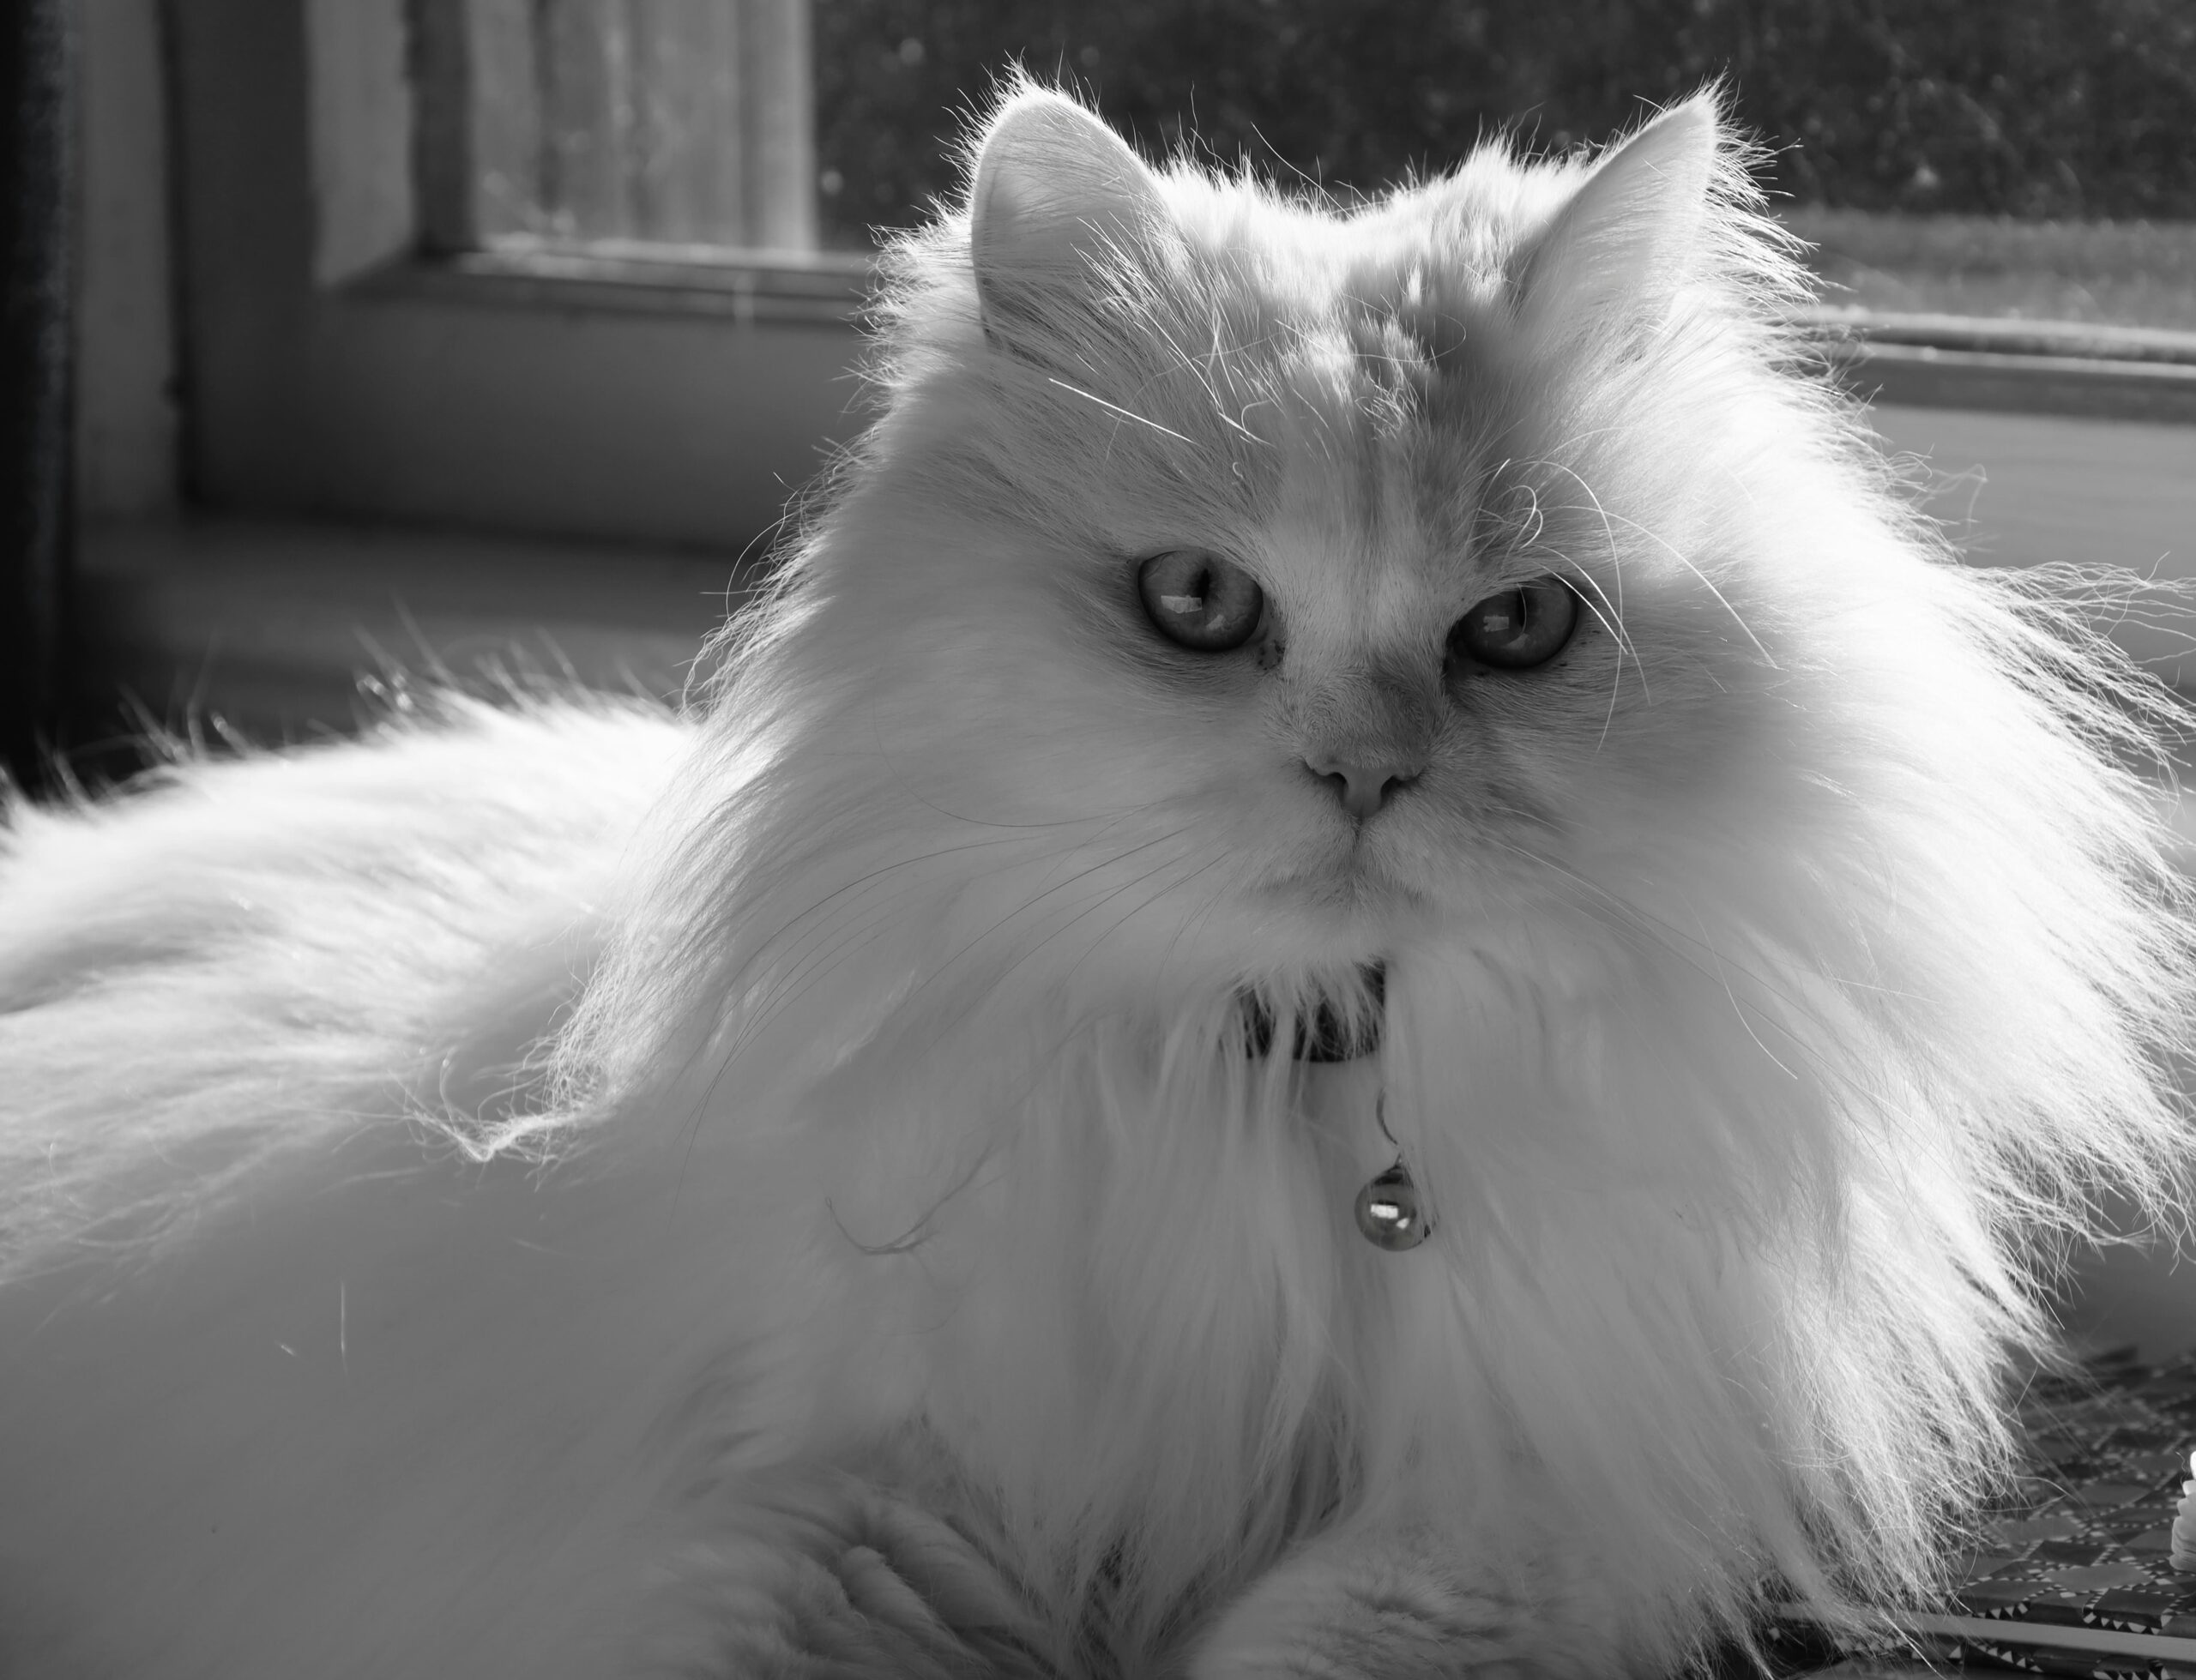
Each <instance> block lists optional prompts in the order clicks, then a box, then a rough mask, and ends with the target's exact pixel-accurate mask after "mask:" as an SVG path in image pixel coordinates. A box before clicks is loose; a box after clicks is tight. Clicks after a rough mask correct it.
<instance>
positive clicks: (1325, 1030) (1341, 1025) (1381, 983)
mask: <svg viewBox="0 0 2196 1680" xmlns="http://www.w3.org/2000/svg"><path fill="white" fill-rule="evenodd" d="M1365 984H1366V989H1367V990H1369V991H1371V992H1372V997H1373V1001H1374V1002H1375V1003H1380V1004H1383V1005H1385V1003H1387V999H1388V967H1387V965H1386V964H1385V963H1379V962H1376V963H1372V964H1369V965H1367V966H1366V970H1365ZM1295 1025H1296V1032H1295V1037H1294V1042H1293V1043H1292V1045H1291V1046H1290V1049H1289V1054H1290V1056H1291V1057H1294V1059H1295V1060H1297V1061H1299V1062H1354V1061H1356V1060H1357V1059H1358V1058H1359V1057H1362V1056H1372V1055H1374V1054H1376V1053H1378V1051H1379V1048H1380V1027H1381V1019H1380V1017H1379V1016H1378V1015H1375V1016H1374V1017H1373V1018H1372V1020H1371V1021H1366V1022H1361V1023H1360V1026H1359V1029H1358V1031H1357V1032H1356V1033H1354V1034H1353V1033H1350V1031H1349V1030H1348V1025H1347V1024H1346V1023H1345V1022H1344V1021H1343V1020H1342V1014H1341V1012H1340V1011H1339V1010H1337V1009H1336V1008H1335V1006H1334V1005H1333V1004H1332V1003H1329V1002H1327V1001H1325V1000H1324V999H1323V1000H1321V1002H1320V1003H1319V1007H1318V1009H1316V1010H1315V1011H1313V1012H1312V1015H1311V1017H1310V1018H1309V1019H1308V1020H1307V1019H1306V1017H1304V1016H1302V1015H1299V1016H1298V1017H1297V1018H1296V1023H1295ZM1273 1043H1274V1018H1273V1011H1272V1010H1271V1009H1268V1008H1267V1007H1266V1004H1265V1000H1264V999H1263V998H1261V997H1259V996H1258V994H1257V993H1256V992H1254V991H1246V992H1245V993H1244V994H1243V1047H1244V1051H1245V1053H1246V1054H1247V1055H1250V1056H1253V1057H1266V1056H1270V1055H1272V1054H1273Z"/></svg>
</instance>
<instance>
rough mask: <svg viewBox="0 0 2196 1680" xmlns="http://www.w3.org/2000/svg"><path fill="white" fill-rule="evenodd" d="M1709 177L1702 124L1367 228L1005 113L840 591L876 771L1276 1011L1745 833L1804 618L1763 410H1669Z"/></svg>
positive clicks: (913, 341) (1025, 107)
mask: <svg viewBox="0 0 2196 1680" xmlns="http://www.w3.org/2000/svg"><path fill="white" fill-rule="evenodd" d="M1716 143H1717V140H1716V126H1715V123H1714V120H1713V118H1712V116H1711V115H1710V112H1709V111H1708V110H1707V109H1706V108H1705V107H1704V106H1703V105H1694V106H1691V107H1686V108H1685V109H1683V110H1680V111H1677V112H1674V113H1673V114H1672V115H1671V116H1669V117H1666V118H1665V119H1663V120H1662V122H1661V123H1658V124H1656V125H1655V126H1654V127H1652V128H1650V129H1648V130H1646V131H1645V132H1644V133H1643V134H1642V135H1639V136H1638V137H1636V138H1635V139H1634V140H1633V141H1632V142H1631V143H1630V144H1629V145H1627V146H1626V148H1622V149H1621V150H1620V152H1618V153H1617V154H1614V155H1612V156H1611V157H1609V158H1608V159H1606V160H1603V162H1602V164H1601V165H1600V166H1598V168H1596V170H1594V171H1591V172H1588V171H1585V170H1583V169H1581V168H1579V167H1578V166H1561V167H1557V166H1541V167H1539V168H1536V169H1529V168H1526V167H1524V166H1518V165H1517V164H1515V163H1513V162H1511V160H1508V159H1507V158H1505V157H1502V156H1499V155H1496V154H1483V155H1482V156H1481V158H1480V159H1477V160H1475V161H1474V163H1473V164H1472V165H1471V166H1469V167H1468V168H1467V170H1466V171H1465V172H1463V173H1462V174H1461V175H1459V176H1457V177H1455V178H1451V179H1450V180H1447V181H1445V182H1442V183H1439V184H1434V185H1433V186H1430V187H1427V188H1423V189H1418V190H1411V191H1409V192H1406V193H1403V194H1399V195H1397V196H1394V197H1392V198H1391V199H1389V200H1386V201H1384V202H1381V203H1379V204H1377V205H1374V206H1372V207H1369V208H1366V209H1364V210H1361V211H1360V212H1357V213H1355V214H1350V215H1347V216H1342V215H1337V214H1332V213H1330V212H1327V211H1324V210H1321V209H1316V208H1308V207H1302V206H1296V205H1289V204H1284V203H1282V202H1279V201H1277V200H1276V199H1275V198H1274V197H1272V196H1270V195H1268V194H1264V193H1262V192H1260V191H1258V190H1254V189H1252V188H1251V187H1249V186H1247V185H1244V184H1228V183H1219V182H1215V181H1213V180H1211V179H1210V178H1205V177H1203V176H1200V175H1197V174H1194V173H1192V172H1178V173H1176V174H1174V175H1172V176H1167V177H1159V176H1155V175H1154V174H1153V173H1152V172H1149V171H1148V170H1146V169H1145V168H1144V166H1143V165H1141V164H1140V163H1139V162H1138V161H1137V160H1135V159H1134V158H1133V157H1132V156H1131V154H1129V152H1128V151H1127V149H1126V148H1125V147H1123V146H1122V145H1121V144H1120V142H1119V141H1117V140H1115V139H1113V136H1112V135H1110V134H1108V133H1107V131H1106V130H1105V129H1102V128H1101V127H1100V126H1099V125H1098V124H1097V123H1095V121H1094V120H1093V119H1091V118H1089V117H1088V116H1087V115H1086V114H1084V113H1083V112H1082V111H1079V110H1077V108H1075V107H1074V106H1072V105H1069V104H1068V103H1067V102H1066V101H1065V100H1062V99H1058V98H1057V97H1053V96H1041V95H1029V96H1026V97H1025V98H1024V99H1023V101H1022V102H1021V103H1019V104H1017V105H1010V106H1009V107H1008V109H1007V111H1006V114H1005V115H1004V117H1002V118H1001V119H1000V120H999V121H998V123H996V124H995V125H994V127H993V128H992V131H991V134H990V135H989V137H988V140H987V142H986V148H985V150H984V152H983V154H982V157H981V159H980V162H979V166H978V172H977V178H976V183H975V188H974V196H973V208H972V212H971V219H970V221H969V222H968V224H965V225H962V226H956V227H954V228H952V229H950V230H949V232H948V233H947V234H945V235H943V236H940V238H941V240H942V239H944V238H953V239H956V241H963V242H965V243H961V244H957V245H956V247H955V248H954V249H953V250H952V252H951V255H952V256H955V257H957V259H958V262H959V264H960V265H961V266H960V268H959V272H958V274H957V275H950V276H946V277H944V278H943V279H941V278H938V276H937V275H935V274H934V275H933V286H932V292H930V293H929V294H928V295H927V296H926V297H924V298H920V299H919V300H918V301H917V302H916V303H914V304H909V305H907V306H905V313H904V314H903V316H902V320H901V322H900V323H899V325H898V328H897V329H896V330H897V334H898V337H897V342H896V353H897V356H898V361H897V364H896V368H895V370H894V377H895V379H896V381H897V394H896V400H895V406H894V408H893V411H892V412H890V414H889V415H888V416H887V418H886V419H885V421H884V424H883V425H882V426H881V427H880V428H879V430H878V434H877V436H876V437H875V439H874V442H873V455H872V461H873V462H874V470H873V471H872V473H869V474H867V475H866V476H865V477H864V478H863V479H861V480H860V484H859V485H858V487H857V490H856V491H855V492H854V495H853V496H852V497H850V498H849V500H848V503H846V504H845V505H843V506H842V508H841V509H839V510H838V513H837V515H836V519H837V521H838V528H839V531H840V533H841V534H842V536H843V537H845V538H847V539H848V540H846V541H844V542H843V543H842V545H837V546H836V547H833V546H828V545H827V548H826V551H825V552H824V554H823V561H822V565H823V569H824V574H825V575H826V576H830V577H835V578H840V579H843V580H844V581H843V583H842V584H840V585H838V586H836V587H834V588H833V589H832V590H831V591H830V599H831V600H832V601H833V602H834V603H835V604H836V605H835V608H834V611H835V612H836V617H834V616H833V613H832V612H827V613H825V614H823V615H822V616H820V617H818V619H817V621H815V622H816V628H817V634H818V635H819V636H821V637H823V638H824V639H825V640H827V641H828V640H830V638H831V637H832V635H833V629H832V627H833V626H834V625H836V626H837V627H838V629H840V631H842V633H843V635H844V641H842V645H841V647H840V648H839V649H838V650H837V651H836V653H834V652H830V651H828V650H826V649H823V648H822V647H819V649H818V650H817V651H818V654H819V656H820V657H825V658H835V659H841V660H843V661H845V662H846V663H848V665H858V666H860V668H861V669H862V670H863V671H864V673H865V676H864V680H865V681H866V682H870V683H874V684H876V685H877V686H876V689H875V694H876V698H875V699H873V700H872V702H871V707H872V720H871V722H870V725H869V727H871V728H872V729H874V730H875V731H876V733H875V734H874V735H873V736H872V749H873V750H876V751H878V753H879V755H880V756H881V757H882V758H883V759H884V760H886V761H889V762H890V765H891V766H892V767H893V768H892V774H893V775H894V777H895V778H896V779H897V780H903V781H905V782H908V784H910V785H912V786H920V789H922V790H923V792H922V798H924V800H925V802H926V804H931V805H932V806H934V807H937V808H942V809H944V810H950V811H951V812H952V813H953V814H954V815H956V816H962V817H965V818H968V819H970V820H973V821H975V822H985V823H994V824H1022V825H1051V826H1052V827H1053V828H1054V829H1055V830H1056V831H1057V833H1058V834H1059V837H1060V840H1061V842H1062V859H1061V861H1060V863H1059V876H1058V880H1057V881H1055V882H1054V883H1053V885H1051V886H1049V887H1048V888H1047V891H1050V892H1053V893H1063V892H1068V891H1069V889H1067V888H1062V887H1061V886H1060V885H1059V881H1069V880H1073V881H1077V882H1083V883H1085V885H1084V886H1083V887H1082V888H1077V889H1075V891H1077V892H1087V893H1088V894H1089V895H1091V896H1092V899H1093V903H1094V907H1093V908H1091V909H1090V910H1089V912H1087V913H1088V917H1089V923H1088V925H1089V927H1090V928H1093V929H1095V928H1098V927H1107V928H1111V927H1113V926H1115V925H1116V924H1120V925H1125V924H1127V923H1128V922H1129V921H1131V919H1132V918H1135V917H1137V916H1139V915H1143V914H1145V913H1146V912H1149V922H1150V924H1151V928H1152V930H1153V931H1154V935H1155V936H1157V935H1158V934H1159V933H1160V932H1162V931H1163V932H1167V933H1168V934H1169V935H1170V936H1171V938H1172V939H1173V941H1174V942H1177V943H1179V941H1180V939H1181V938H1182V936H1183V934H1184V930H1185V928H1188V929H1194V930H1197V935H1198V936H1200V937H1202V936H1220V938H1221V940H1222V942H1223V943H1228V944H1231V945H1233V946H1235V947H1238V948H1240V950H1241V952H1242V953H1243V956H1244V959H1245V960H1249V961H1251V962H1252V963H1253V964H1255V963H1257V962H1259V961H1261V960H1268V958H1269V957H1270V958H1271V959H1272V960H1285V953H1286V951H1287V950H1288V948H1290V947H1292V946H1294V945H1298V944H1300V943H1301V942H1303V940H1304V939H1305V937H1306V935H1307V934H1308V935H1311V936H1313V937H1314V938H1315V939H1316V940H1317V941H1318V942H1321V948H1323V949H1326V950H1330V951H1331V952H1332V954H1334V955H1335V956H1336V958H1338V959H1346V960H1363V959H1366V958H1369V957H1372V956H1374V955H1378V954H1381V953H1382V952H1383V951H1384V950H1385V948H1388V947H1389V946H1391V944H1392V943H1393V942H1395V941H1396V940H1397V939H1398V938H1400V937H1405V936H1409V934H1410V933H1411V932H1412V931H1413V930H1415V929H1417V928H1419V927H1421V926H1422V925H1423V924H1425V923H1426V922H1427V918H1429V917H1433V918H1449V919H1461V920H1463V921H1465V922H1468V923H1472V924H1481V925H1484V924H1488V923H1489V922H1490V921H1499V920H1500V919H1502V918H1505V917H1510V916H1513V915H1529V914H1531V913H1534V912H1536V911H1538V910H1540V909H1541V908H1543V907H1545V906H1546V905H1547V903H1548V902H1549V901H1550V900H1551V898H1553V899H1555V900H1562V901H1565V902H1569V903H1574V904H1575V903H1576V902H1577V901H1578V895H1579V894H1580V892H1581V891H1582V890H1584V888H1582V887H1581V883H1580V876H1581V874H1582V872H1583V873H1589V874H1598V873H1600V872H1601V871H1600V870H1598V869H1596V868H1591V867H1590V865H1591V864H1594V862H1595V860H1596V856H1597V854H1598V853H1599V852H1606V851H1608V850H1609V849H1610V848H1624V847H1632V846H1636V844H1637V840H1638V836H1639V835H1640V834H1641V833H1642V832H1643V830H1644V829H1651V830H1652V831H1653V832H1654V833H1655V834H1656V835H1658V836H1664V837H1668V836H1673V835H1676V836H1680V837H1681V836H1682V834H1683V833H1684V831H1685V829H1686V825H1687V823H1688V822H1692V821H1693V820H1695V819H1696V818H1697V819H1698V821H1699V822H1703V823H1705V824H1710V825H1712V824H1713V822H1714V821H1715V820H1716V819H1715V811H1716V807H1717V806H1718V804H1719V803H1720V802H1721V801H1722V799H1723V798H1725V797H1726V795H1727V793H1728V792H1729V790H1731V789H1732V787H1733V786H1734V781H1735V780H1743V779H1744V777H1745V776H1746V774H1747V766H1748V764H1749V763H1750V762H1752V761H1753V759H1754V758H1755V757H1756V756H1758V755H1759V751H1760V750H1761V748H1760V744H1759V733H1760V732H1759V728H1758V722H1759V718H1760V716H1761V715H1762V712H1763V706H1764V696H1765V695H1767V694H1768V693H1769V692H1770V691H1771V690H1772V689H1775V688H1776V686H1777V684H1778V683H1780V682H1782V681H1784V680H1787V677H1788V676H1789V673H1782V672H1780V671H1779V670H1778V668H1777V662H1776V660H1775V659H1774V658H1773V656H1772V653H1771V644H1773V643H1774V642H1775V641H1777V637H1778V635H1779V634H1780V626H1781V625H1782V624H1783V622H1784V621H1785V619H1786V618H1787V617H1789V616H1790V608H1789V605H1786V604H1784V597H1786V596H1789V587H1783V594H1782V595H1780V593H1778V591H1777V590H1768V589H1759V588H1756V587H1754V581H1755V580H1756V578H1757V577H1759V575H1760V573H1759V569H1758V568H1759V563H1760V562H1761V561H1762V560H1763V559H1764V558H1765V557H1763V556H1762V555H1760V554H1759V553H1753V552H1749V553H1746V554H1739V553H1737V552H1736V551H1735V545H1736V544H1737V542H1738V541H1739V540H1740V539H1739V537H1738V536H1737V535H1736V534H1735V533H1734V531H1733V530H1732V529H1731V528H1729V527H1728V521H1726V519H1725V515H1724V511H1723V510H1724V509H1727V508H1728V504H1729V503H1730V501H1731V500H1732V498H1733V497H1734V494H1737V495H1743V494H1745V493H1747V492H1746V491H1744V489H1743V487H1742V486H1740V485H1739V480H1740V479H1742V478H1743V476H1744V464H1745V462H1746V461H1747V459H1748V458H1749V456H1750V455H1751V454H1752V453H1753V452H1754V451H1756V450H1758V449H1759V448H1761V447H1762V443H1761V440H1760V438H1759V437H1755V436H1751V435H1749V431H1748V419H1747V415H1746V414H1745V413H1744V412H1742V401H1738V400H1734V403H1733V404H1732V405H1730V412H1728V413H1719V415H1718V419H1717V423H1716V425H1714V426H1713V427H1710V428H1707V429H1704V428H1703V427H1702V426H1701V425H1700V424H1699V417H1700V415H1701V414H1702V413H1703V412H1704V407H1705V405H1704V399H1703V394H1702V392H1701V391H1700V389H1698V388H1697V383H1698V382H1695V384H1694V385H1693V386H1688V384H1687V382H1686V376H1679V377H1677V378H1676V379H1675V380H1673V376H1672V374H1671V372H1670V369H1671V368H1672V367H1673V366H1674V365H1675V366H1680V367H1683V366H1686V365H1688V364H1687V362H1686V358H1687V357H1688V356H1690V357H1691V358H1692V360H1691V365H1697V366H1700V367H1703V368H1704V369H1705V370H1706V371H1705V373H1704V375H1703V377H1704V378H1707V379H1709V380H1710V382H1712V380H1713V377H1714V374H1715V369H1716V365H1717V364H1716V358H1715V354H1714V352H1713V347H1712V346H1710V348H1709V350H1708V352H1706V353H1705V354H1704V352H1702V350H1701V349H1700V348H1698V346H1695V347H1692V348H1690V349H1687V348H1686V347H1683V346H1679V347H1677V348H1675V349H1674V348H1673V344H1674V341H1676V340H1682V339H1683V338H1684V336H1685V334H1687V333H1688V332H1694V333H1698V332H1700V331H1705V330H1709V328H1704V327H1703V326H1701V325H1700V324H1699V323H1698V321H1697V320H1695V318H1694V317H1695V315H1696V314H1697V310H1692V306H1691V305H1688V304H1686V302H1685V301H1684V300H1685V298H1686V296H1687V288H1688V287H1689V286H1692V281H1693V275H1692V271H1691V266H1690V265H1692V264H1693V263H1694V262H1696V260H1701V261H1704V254H1703V253H1702V252H1701V251H1700V250H1698V249H1696V248H1697V247H1698V245H1699V244H1701V243H1702V237H1703V236H1702V232H1701V230H1702V227H1703V226H1704V219H1705V218H1706V216H1707V214H1708V208H1707V207H1708V204H1709V196H1710V183H1711V179H1712V178H1713V175H1714V172H1715V171H1716V168H1717V167H1718V166H1717V163H1716ZM941 248H942V247H941V246H939V245H933V247H932V249H931V250H930V251H929V252H928V253H927V259H928V260H929V261H931V262H933V263H935V262H937V261H938V252H939V250H940V249H941ZM949 282H950V284H951V285H953V286H957V290H949V289H948V286H949ZM1689 311H1692V312H1689ZM1748 540H1751V536H1750V535H1749V537H1748ZM1787 583H1788V585H1789V580H1788V581H1787ZM878 717H883V718H885V719H888V720H890V721H888V722H884V723H878V722H877V721H876V719H877V718H878ZM1673 812H1678V813H1691V815H1690V816H1682V817H1681V818H1680V820H1677V821H1675V822H1674V821H1673V818H1672V813H1673ZM1677 843H1679V844H1682V840H1681V838H1680V840H1678V842H1677ZM1078 872H1081V873H1078ZM1101 894H1102V898H1101V896H1100V895H1101ZM1070 895H1071V896H1073V894H1072V893H1071V894H1070ZM1063 901H1065V900H1063ZM1077 901H1080V900H1077Z"/></svg>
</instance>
